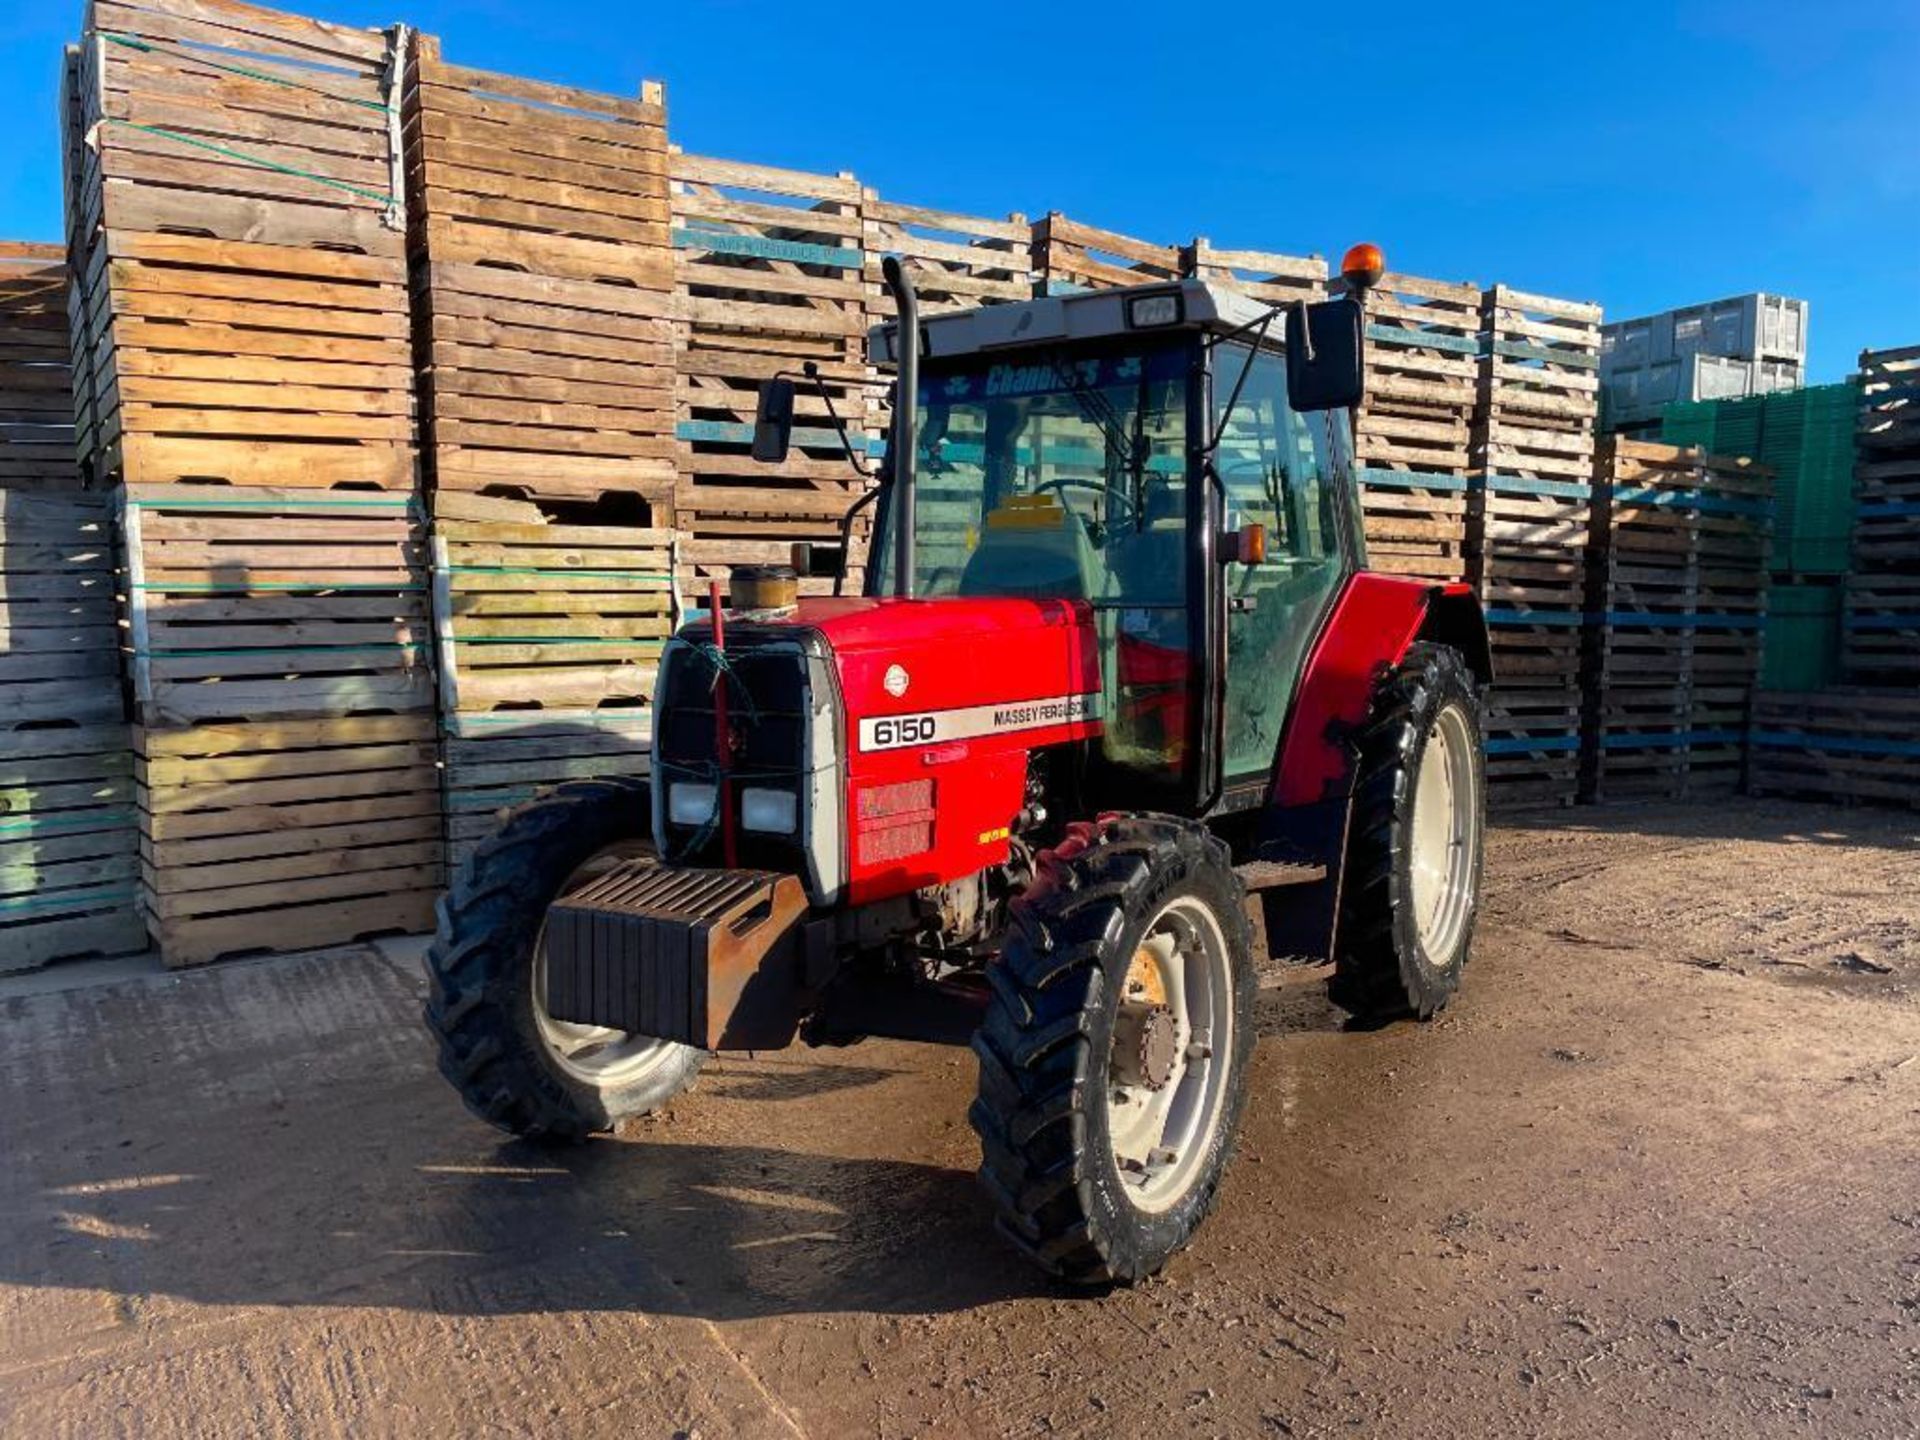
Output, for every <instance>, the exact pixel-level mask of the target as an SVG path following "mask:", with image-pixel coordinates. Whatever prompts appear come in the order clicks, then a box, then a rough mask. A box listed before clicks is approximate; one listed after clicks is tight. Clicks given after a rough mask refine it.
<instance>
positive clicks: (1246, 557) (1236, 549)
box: [1215, 524, 1267, 565]
mask: <svg viewBox="0 0 1920 1440" xmlns="http://www.w3.org/2000/svg"><path fill="white" fill-rule="evenodd" d="M1215 553H1216V554H1217V555H1218V557H1219V560H1220V563H1221V564H1222V565H1264V564H1266V563H1267V527H1266V526H1264V525H1259V524H1254V525H1242V526H1241V527H1240V528H1239V529H1238V530H1229V531H1227V533H1226V534H1224V535H1222V536H1221V537H1220V544H1219V547H1218V549H1217V550H1216V552H1215Z"/></svg>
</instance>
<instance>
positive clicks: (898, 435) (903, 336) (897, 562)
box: [880, 255, 920, 599]
mask: <svg viewBox="0 0 1920 1440" xmlns="http://www.w3.org/2000/svg"><path fill="white" fill-rule="evenodd" d="M880 274H881V277H882V278H883V279H884V280H885V281H886V282H887V291H888V293H889V294H891V295H892V296H893V308H894V310H895V311H896V312H898V314H899V316H900V329H899V333H898V335H897V336H896V337H895V339H894V355H895V359H896V360H897V362H898V367H897V368H898V372H899V378H898V380H897V381H896V384H895V390H894V397H893V438H892V440H891V442H890V443H889V445H888V455H889V458H890V459H891V461H892V463H893V494H892V496H891V497H890V499H891V502H892V503H891V504H890V506H889V507H888V508H889V509H891V510H892V512H893V522H894V523H893V576H894V583H893V593H894V594H895V595H898V596H899V597H901V598H902V599H911V598H912V597H913V528H914V514H913V489H914V462H915V459H916V457H917V452H916V449H915V447H916V446H917V445H918V444H919V439H920V437H919V435H918V434H917V433H916V426H915V418H916V417H915V407H916V406H917V405H918V404H919V402H920V297H919V296H918V295H916V294H914V293H913V281H912V280H910V279H908V278H907V271H906V267H905V266H903V265H902V264H901V263H900V257H899V256H898V255H889V256H887V258H886V259H884V260H882V261H881V262H880Z"/></svg>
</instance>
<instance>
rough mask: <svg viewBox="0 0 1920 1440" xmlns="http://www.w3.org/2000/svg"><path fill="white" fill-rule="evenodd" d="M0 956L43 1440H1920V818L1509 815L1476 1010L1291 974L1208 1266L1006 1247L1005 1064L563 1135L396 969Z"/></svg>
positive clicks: (21, 1354) (819, 1071)
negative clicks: (999, 1226) (1598, 1438)
mask: <svg viewBox="0 0 1920 1440" xmlns="http://www.w3.org/2000/svg"><path fill="white" fill-rule="evenodd" d="M117 976H120V972H116V971H112V970H108V971H107V973H106V974H105V975H104V976H103V975H101V974H99V973H95V972H90V971H88V970H86V969H84V968H83V969H82V970H77V971H70V972H61V971H53V972H48V973H47V974H45V975H42V976H39V977H28V978H26V979H16V980H14V981H11V982H7V983H6V984H5V985H3V986H0V1036H3V1037H4V1043H3V1044H0V1155H3V1156H4V1167H0V1433H4V1434H5V1435H7V1436H41V1435H76V1436H86V1437H95V1436H107V1435H123V1434H124V1435H134V1434H138V1435H144V1436H182V1437H185V1436H225V1435H235V1436H240V1435H246V1436H252V1435H274V1436H334V1435H341V1436H344V1435H356V1436H360V1435H405V1436H409V1437H413V1436H430V1435H443V1434H444V1435H453V1434H459V1435H479V1434H506V1435H521V1434H533V1435H561V1434H620V1435H630V1436H662V1437H664V1436H672V1435H676V1434H687V1435H699V1436H705V1437H718V1436H727V1435H743V1436H762V1435H767V1436H796V1435H807V1436H817V1437H827V1436H832V1437H840V1436H865V1435H872V1436H898V1435H935V1434H941V1435H952V1434H969V1435H970V1434H980V1435H995V1434H1017V1435H1028V1434H1067V1435H1123V1436H1130V1435H1146V1434H1152V1435H1155V1436H1177V1435H1225V1436H1246V1435H1260V1434H1271V1435H1281V1436H1305V1435H1328V1434H1341V1435H1346V1434H1364V1435H1381V1436H1448V1437H1450V1436H1459V1435H1475V1436H1480V1435H1486V1436H1506V1435H1543V1434H1544V1435H1608V1436H1613V1435H1622V1434H1631V1435H1646V1436H1656V1435H1657V1436H1669V1435H1671V1436H1739V1437H1748V1436H1761V1435H1774V1434H1780V1435H1804V1434H1829V1435H1846V1436H1879V1435H1914V1434H1920V819H1916V817H1913V816H1904V817H1902V816H1888V815H1872V814H1868V813H1862V812H1846V811H1838V810H1825V809H1819V808H1813V807H1804V806H1787V805H1779V806H1754V805H1732V806H1727V807H1721V808H1718V809H1660V810H1644V811H1632V810H1625V811H1617V812H1587V813H1585V814H1579V813H1578V812H1576V818H1575V820H1574V821H1573V822H1572V823H1564V822H1556V823H1553V824H1551V825H1540V826H1531V827H1508V828H1504V829H1502V830H1501V831H1500V832H1499V833H1498V835H1497V837H1496V839H1495V842H1494V846H1493V854H1492V856H1491V865H1490V892H1489V896H1488V901H1487V905H1486V908H1485V911H1484V918H1483V921H1482V927H1481V932H1480V938H1479V942H1478V945H1477V949H1476V953H1475V959H1474V963H1473V965H1472V967H1471V968H1470V969H1469V972H1468V979H1467V987H1466V990H1465V992H1464V994H1463V995H1462V997H1461V999H1460V1000H1459V1001H1458V1002H1457V1003H1456V1005H1455V1006H1454V1008H1453V1009H1452V1010H1450V1011H1449V1012H1448V1013H1447V1014H1446V1015H1445V1016H1444V1017H1443V1018H1441V1019H1440V1020H1439V1021H1438V1022H1436V1023H1434V1024H1431V1025H1426V1026H1419V1025H1411V1024H1405V1025H1395V1026H1391V1027H1388V1028H1386V1029H1384V1030H1380V1031H1376V1032H1373V1033H1349V1032H1344V1031H1343V1030H1342V1028H1341V1026H1340V1023H1339V1017H1338V1014H1337V1012H1335V1011H1333V1010H1332V1009H1330V1008H1329V1007H1328V1006H1327V1004H1326V1002H1325V1001H1324V999H1323V998H1322V994H1321V985H1320V983H1319V982H1320V980H1321V979H1322V978H1323V976H1322V974H1321V973H1320V972H1317V971H1287V972H1280V973H1276V974H1274V975H1272V976H1270V977H1269V980H1270V983H1269V986H1268V988H1267V989H1266V990H1265V991H1264V992H1263V1001H1262V1006H1263V1008H1262V1013H1261V1022H1262V1039H1261V1042H1260V1046H1259V1051H1258V1056H1257V1059H1256V1062H1255V1065H1256V1074H1255V1080H1254V1099H1253V1102H1252V1104H1251V1105H1250V1107H1249V1118H1248V1122H1247V1129H1246V1132H1245V1138H1244V1142H1243V1145H1242V1149H1241V1154H1240V1158H1239V1160H1238V1161H1237V1163H1236V1165H1235V1167H1234V1169H1233V1171H1232V1172H1231V1174H1230V1175H1229V1177H1228V1180H1227V1183H1226V1187H1225V1191H1224V1198H1223V1201H1222V1204H1221V1207H1220V1209H1219V1211H1218V1212H1217V1213H1216V1214H1215V1216H1214V1217H1213V1219H1212V1220H1211V1221H1209V1222H1208V1224H1207V1226H1206V1227H1205V1229H1204V1230H1203V1231H1202V1232H1201V1235H1200V1238H1199V1239H1198V1241H1197V1242H1196V1243H1195V1245H1194V1246H1193V1247H1192V1248H1191V1249H1190V1250H1188V1251H1187V1252H1186V1253H1185V1254H1184V1255H1182V1256H1181V1257H1179V1258H1178V1259H1177V1260H1176V1261H1175V1262H1174V1264H1173V1265H1172V1266H1171V1267H1170V1269H1169V1270H1168V1271H1167V1273H1166V1274H1165V1275H1164V1276H1163V1277H1162V1278H1161V1279H1159V1280H1157V1281H1155V1282H1153V1283H1151V1284H1149V1285H1146V1286H1144V1287H1142V1288H1139V1289H1137V1290H1134V1291H1131V1292H1117V1293H1114V1294H1111V1295H1108V1296H1105V1297H1103V1298H1088V1297H1084V1296H1077V1295H1072V1294H1065V1293H1062V1292H1060V1291H1058V1290H1055V1289H1052V1288H1050V1287H1049V1286H1048V1285H1047V1284H1046V1283H1045V1282H1044V1281H1043V1280H1042V1279H1041V1278H1039V1277H1038V1276H1037V1275H1035V1274H1034V1273H1032V1272H1030V1271H1029V1270H1028V1269H1027V1268H1026V1266H1025V1264H1024V1263H1023V1262H1021V1261H1020V1260H1018V1259H1016V1258H1015V1257H1014V1256H1013V1255H1012V1254H1011V1253H1010V1252H1008V1251H1006V1250H1004V1249H1003V1248H1002V1247H1001V1246H1000V1244H999V1243H998V1242H997V1241H996V1240H995V1237H994V1236H993V1234H992V1232H991V1230H990V1228H989V1225H988V1223H987V1220H986V1209H985V1206H984V1204H983V1202H982V1200H981V1198H980V1197H979V1196H978V1195H977V1194H976V1191H975V1187H974V1180H973V1176H972V1171H973V1167H974V1163H975V1150H974V1144H973V1138H972V1135H971V1133H970V1132H969V1131H968V1130H967V1128H966V1124H965V1121H964V1118H963V1117H964V1111H965V1107H966V1104H967V1101H968V1099H969V1098H970V1094H971V1090H972V1085H973V1078H974V1076H973V1071H974V1067H973V1063H972V1059H971V1057H970V1056H969V1055H966V1054H965V1053H955V1052H948V1051H942V1050H936V1049H928V1048H921V1047H914V1046H907V1045H896V1044H875V1045H871V1046H867V1047H862V1048H858V1049H854V1050H849V1051H844V1052H809V1051H794V1052H789V1053H786V1054H782V1055H775V1056H768V1057H764V1058H759V1059H754V1060H745V1059H730V1060H726V1061H723V1062H718V1063H715V1064H713V1065H711V1066H710V1068H709V1069H708V1071H707V1072H706V1075H705V1077H704V1078H703V1080H702V1083H701V1085H700V1087H699V1088H698V1090H697V1091H696V1092H695V1093H693V1094H692V1095H690V1096H688V1097H687V1098H685V1099H684V1100H682V1101H681V1102H679V1103H678V1104H677V1105H676V1106H675V1108H674V1110H673V1112H672V1113H671V1114H669V1115H666V1116H663V1117H660V1118H658V1119H656V1120H653V1121H649V1122H647V1123H645V1124H643V1125H640V1126H638V1127H635V1129H634V1130H633V1131H632V1133H630V1134H627V1135H625V1136H623V1137H621V1138H620V1139H619V1140H609V1141H606V1142H604V1143H596V1144H592V1145H588V1146H585V1147H583V1148H580V1149H578V1150H575V1151H571V1152H568V1153H564V1154H558V1155H556V1154H553V1153H550V1152H542V1151H538V1150H534V1149H531V1148H528V1147H525V1146H521V1145H517V1144H512V1143H503V1141H502V1140H501V1138H500V1137H499V1136H497V1135H496V1134H495V1133H494V1132H493V1131H491V1130H489V1129H487V1128H486V1127H485V1126H483V1125H481V1124H479V1123H478V1122H476V1121H474V1120H472V1119H470V1118H469V1117H468V1116H467V1115H466V1113H465V1112H464V1111H463V1110H462V1109H461V1108H460V1106H459V1104H458V1102H457V1100H456V1099H455V1097H454V1095H453V1093H452V1091H451V1090H450V1089H449V1088H448V1087H447V1086H446V1085H445V1084H444V1083H443V1082H442V1081H441V1080H440V1079H439V1077H438V1076H437V1075H436V1074H435V1073H434V1071H433V1068H432V1064H431V1057H430V1054H429V1048H428V1044H427V1041H426V1039H425V1037H424V1035H423V1033H422V1031H421V1029H420V1027H419V1024H418V1020H417V1006H418V997H419V994H420V991H421V983H420V980H419V972H418V967H417V964H416V963H415V961H414V960H413V958H412V957H411V956H409V955H407V954H406V953H404V952H400V951H396V950H394V949H392V948H386V949H381V950H375V949H370V948H369V949H355V950H351V951H344V952H333V953H330V954H327V955H320V956H312V957H302V958H297V959H282V960H274V961H266V962H259V963H248V964H237V965H229V966H225V967H218V968H214V969H210V970H206V971H200V972H191V973H186V974H182V975H178V976H160V975H151V976H147V975H136V976H121V977H120V978H116V977H117Z"/></svg>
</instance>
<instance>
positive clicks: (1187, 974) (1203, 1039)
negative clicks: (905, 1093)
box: [968, 815, 1256, 1285]
mask: <svg viewBox="0 0 1920 1440" xmlns="http://www.w3.org/2000/svg"><path fill="white" fill-rule="evenodd" d="M1013 921H1014V923H1013V925H1012V926H1011V927H1010V929H1009V936H1008V940H1007V943H1006V946H1005V948H1004V950H1003V951H1002V953H1001V956H1000V959H999V961H998V963H996V964H994V965H992V966H990V967H989V968H988V972H987V973H988V978H989V980H990V982H991V985H992V998H991V1000H990V1001H989V1005H988V1010H987V1015H986V1018H985V1020H984V1022H983V1023H982V1025H981V1027H980V1030H979V1033H978V1034H976V1035H975V1037H974V1041H973V1048H974V1052H975V1053H976V1054H977V1055H978V1056H979V1057H980V1090H979V1095H978V1098H976V1099H975V1101H974V1103H973V1107H972V1109H971V1110H970V1111H969V1112H968V1118H969V1120H970V1121H971V1122H972V1124H973V1128H974V1129H975V1130H976V1131H977V1132H978V1133H979V1136H980V1148H981V1166H980V1178H981V1180H982V1182H983V1183H984V1184H985V1186H986V1188H987V1190H988V1192H989V1194H990V1195H991V1196H992V1197H993V1200H994V1203H995V1206H996V1209H997V1210H998V1220H999V1224H1000V1228H1001V1229H1002V1230H1003V1231H1004V1232H1005V1233H1006V1234H1007V1235H1008V1237H1009V1238H1011V1239H1012V1240H1013V1241H1014V1243H1015V1244H1016V1245H1018V1246H1019V1247H1020V1248H1021V1249H1023V1250H1024V1251H1026V1252H1027V1253H1028V1254H1029V1255H1031V1256H1032V1257H1033V1258H1034V1259H1035V1260H1036V1261H1037V1262H1038V1263H1039V1264H1040V1265H1041V1266H1042V1267H1044V1268H1045V1269H1047V1270H1048V1271H1050V1272H1052V1273H1053V1274H1055V1275H1058V1276H1061V1277H1062V1278H1064V1279H1066V1280H1069V1281H1072V1282H1075V1283H1079V1284H1088V1285H1097V1284H1103V1283H1107V1282H1111V1281H1124V1282H1131V1281H1134V1280H1138V1279H1141V1278H1142V1277H1144V1276H1147V1275H1151V1274H1153V1273H1154V1272H1155V1271H1157V1270H1158V1269H1160V1267H1161V1266H1162V1265H1164V1264H1165V1263H1166V1262H1167V1259H1168V1258H1169V1257H1170V1256H1171V1255H1172V1254H1173V1253H1174V1252H1175V1251H1177V1250H1179V1249H1180V1248H1181V1247H1182V1246H1184V1245H1185V1244H1186V1243H1187V1242H1188V1240H1189V1239H1191V1238H1192V1236H1193V1232H1194V1230H1195V1228H1196V1227H1197V1226H1198V1225H1199V1224H1200V1221H1201V1220H1202V1219H1204V1218H1205V1216H1206V1214H1207V1212H1208V1211H1209V1210H1210V1209H1211V1208H1212V1206H1213V1202H1214V1196H1215V1193H1216V1192H1217V1190H1218V1189H1219V1185H1220V1179H1221V1176H1222V1175H1223V1174H1224V1173H1225V1171H1226V1167H1227V1162H1228V1160H1229V1158H1230V1157H1231V1155H1232V1152H1233V1141H1234V1133H1235V1130H1236V1128H1237V1126H1238V1124H1239V1119H1240V1110H1241V1106H1242V1105H1243V1103H1244V1102H1245V1099H1246V1078H1247V1062H1248V1059H1249V1057H1250V1055H1251V1054H1252V1050H1253V1005H1254V997H1255V992H1256V980H1255V974H1254V967H1253V958H1252V953H1253V937H1252V932H1251V928H1250V926H1249V925H1248V923H1247V915H1246V892H1245V890H1244V889H1243V887H1242V886H1241V883H1240V881H1239V879H1238V877H1236V876H1235V875H1234V873H1233V866H1232V860H1231V858H1230V856H1229V855H1228V852H1227V848H1226V846H1225V845H1224V844H1223V843H1222V842H1221V841H1220V840H1219V839H1218V838H1216V837H1215V836H1213V835H1212V834H1211V833H1209V832H1208V831H1207V829H1206V828H1205V827H1204V826H1201V825H1198V824H1194V823H1192V822H1189V821H1184V820H1176V819H1171V818H1169V817H1166V816H1159V815H1107V816H1102V817H1101V818H1100V819H1099V820H1098V821H1095V822H1091V823H1088V822H1082V823H1079V824H1076V825H1073V826H1071V827H1070V828H1069V832H1068V835H1067V838H1066V839H1065V840H1064V841H1063V842H1062V843H1061V844H1060V845H1058V846H1057V847H1055V848H1054V849H1053V850H1050V851H1048V852H1047V853H1045V854H1043V855H1042V856H1041V857H1040V861H1039V878H1038V879H1037V880H1036V881H1035V883H1034V884H1033V886H1032V887H1031V888H1029V889H1028V891H1027V892H1026V894H1025V895H1024V896H1022V897H1021V898H1020V899H1019V900H1017V901H1015V902H1014V905H1013Z"/></svg>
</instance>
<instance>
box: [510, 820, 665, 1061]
mask: <svg viewBox="0 0 1920 1440" xmlns="http://www.w3.org/2000/svg"><path fill="white" fill-rule="evenodd" d="M634 853H636V851H635V847H634V846H632V845H631V844H623V845H616V846H613V847H611V848H609V849H606V850H602V851H600V852H599V853H598V854H596V855H594V856H592V857H591V858H590V859H588V860H587V862H586V863H585V864H584V865H582V866H580V868H579V869H577V870H575V871H574V872H573V873H572V874H571V875H569V876H568V877H567V880H566V883H565V884H564V885H562V886H561V887H560V892H559V893H560V894H562V895H564V894H566V893H567V892H568V891H570V890H572V889H574V888H575V887H576V886H578V885H579V884H580V883H581V882H582V881H584V880H587V879H589V878H591V877H592V876H593V875H596V874H598V873H599V872H601V871H603V870H606V869H608V868H610V867H611V866H613V865H615V864H618V863H619V862H620V861H622V860H625V859H628V858H629V857H630V856H632V855H633V854H634ZM531 978H532V984H533V1021H534V1028H535V1030H536V1031H538V1032H539V1036H540V1045H541V1048H542V1049H543V1050H545V1051H546V1054H547V1059H548V1060H550V1061H551V1062H552V1063H553V1066H554V1068H555V1069H557V1070H559V1071H560V1072H561V1073H562V1074H564V1075H566V1076H568V1077H570V1078H571V1079H573V1080H577V1081H579V1082H580V1083H582V1084H584V1085H591V1086H593V1087H594V1088H596V1089H602V1090H604V1089H614V1088H619V1087H624V1086H627V1085H631V1084H633V1083H635V1082H636V1081H638V1080H641V1079H644V1078H645V1077H646V1076H648V1075H650V1074H652V1073H653V1072H654V1071H655V1070H657V1069H659V1068H660V1067H661V1066H663V1065H665V1064H667V1063H668V1061H669V1060H671V1059H672V1058H673V1054H674V1052H675V1051H677V1050H678V1049H680V1046H678V1045H676V1044H675V1043H674V1042H673V1041H671V1040H660V1039H656V1038H655V1037H654V1036H652V1035H633V1034H629V1033H628V1032H627V1031H625V1030H609V1029H606V1028H604V1027H602V1026H599V1025H575V1024H574V1023H572V1022H571V1021H568V1020H556V1019H554V1018H553V1017H552V1016H551V1015H549V1014H548V1013H547V1005H546V995H547V926H546V922H545V921H544V920H542V921H541V923H540V934H539V935H538V936H537V937H536V938H535V940H534V945H533V967H532V977H531Z"/></svg>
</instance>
